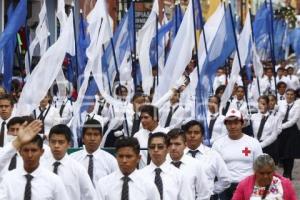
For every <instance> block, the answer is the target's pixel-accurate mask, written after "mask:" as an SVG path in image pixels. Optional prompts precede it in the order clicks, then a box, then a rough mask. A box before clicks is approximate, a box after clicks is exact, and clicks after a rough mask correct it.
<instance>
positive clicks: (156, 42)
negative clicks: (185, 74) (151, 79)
mask: <svg viewBox="0 0 300 200" xmlns="http://www.w3.org/2000/svg"><path fill="white" fill-rule="evenodd" d="M158 17H159V16H158V15H157V14H156V38H155V47H156V70H157V73H156V77H157V82H156V85H158V82H159V79H158V78H159V67H158V63H159V61H158V20H159V18H158ZM153 90H155V86H154V88H153Z"/></svg>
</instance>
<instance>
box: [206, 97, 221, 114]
mask: <svg viewBox="0 0 300 200" xmlns="http://www.w3.org/2000/svg"><path fill="white" fill-rule="evenodd" d="M218 109H219V107H218V100H217V98H216V97H211V98H210V99H209V100H208V110H209V112H211V113H215V112H218Z"/></svg>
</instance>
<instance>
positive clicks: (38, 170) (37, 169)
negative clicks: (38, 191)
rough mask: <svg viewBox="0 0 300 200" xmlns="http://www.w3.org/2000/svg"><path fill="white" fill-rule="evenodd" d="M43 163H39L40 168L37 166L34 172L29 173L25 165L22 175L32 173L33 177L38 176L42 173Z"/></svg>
mask: <svg viewBox="0 0 300 200" xmlns="http://www.w3.org/2000/svg"><path fill="white" fill-rule="evenodd" d="M41 169H42V167H41V163H40V164H39V166H38V168H36V169H35V170H34V171H33V172H31V173H28V172H26V171H25V169H24V167H22V169H21V175H23V176H25V175H26V174H30V175H31V176H33V177H37V176H38V175H39V174H40V173H41Z"/></svg>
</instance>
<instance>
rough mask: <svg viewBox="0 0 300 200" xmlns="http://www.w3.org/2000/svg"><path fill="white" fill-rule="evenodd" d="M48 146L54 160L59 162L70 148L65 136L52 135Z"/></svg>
mask: <svg viewBox="0 0 300 200" xmlns="http://www.w3.org/2000/svg"><path fill="white" fill-rule="evenodd" d="M49 146H50V149H51V152H52V155H53V157H54V158H55V159H56V160H61V159H62V158H63V157H64V156H65V154H66V152H67V150H68V148H69V147H70V143H69V142H68V140H67V138H66V136H65V135H63V134H55V133H54V134H53V135H51V138H50V139H49Z"/></svg>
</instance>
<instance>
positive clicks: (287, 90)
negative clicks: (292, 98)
mask: <svg viewBox="0 0 300 200" xmlns="http://www.w3.org/2000/svg"><path fill="white" fill-rule="evenodd" d="M287 92H293V93H294V94H296V90H294V89H292V88H288V89H286V91H285V93H287Z"/></svg>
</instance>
